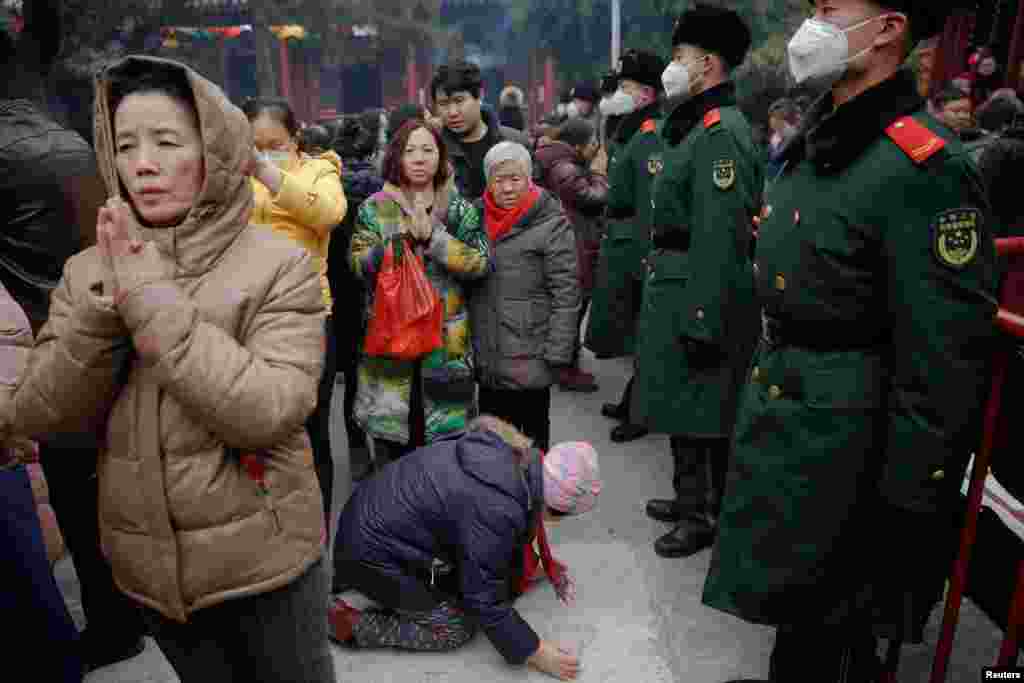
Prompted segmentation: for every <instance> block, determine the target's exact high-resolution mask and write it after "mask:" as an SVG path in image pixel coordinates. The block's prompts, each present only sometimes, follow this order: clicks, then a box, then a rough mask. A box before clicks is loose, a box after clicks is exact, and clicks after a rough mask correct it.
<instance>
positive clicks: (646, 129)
mask: <svg viewBox="0 0 1024 683" xmlns="http://www.w3.org/2000/svg"><path fill="white" fill-rule="evenodd" d="M657 130H658V124H657V122H656V121H655V120H654V119H647V120H646V121H644V122H643V125H642V126H640V131H641V132H642V133H653V132H655V131H657Z"/></svg>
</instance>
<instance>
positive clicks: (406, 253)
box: [364, 238, 444, 360]
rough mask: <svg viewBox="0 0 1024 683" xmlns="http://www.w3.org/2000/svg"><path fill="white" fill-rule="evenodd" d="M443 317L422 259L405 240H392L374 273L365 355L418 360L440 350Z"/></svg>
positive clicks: (439, 298)
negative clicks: (373, 288)
mask: <svg viewBox="0 0 1024 683" xmlns="http://www.w3.org/2000/svg"><path fill="white" fill-rule="evenodd" d="M396 250H398V253H397V254H396V253H395V251H396ZM443 315H444V309H443V307H442V305H441V297H439V296H438V295H437V292H436V291H435V290H434V286H433V285H432V284H430V280H428V279H427V272H426V270H425V269H424V267H423V259H422V258H421V257H420V256H419V255H417V254H416V253H415V252H414V251H413V250H412V248H411V247H410V246H409V242H408V240H406V239H402V238H400V239H396V240H393V241H392V242H391V244H390V248H386V250H385V252H384V260H383V262H382V263H381V269H380V272H379V273H377V288H376V293H375V294H374V299H373V315H372V316H371V318H370V321H369V326H368V328H367V330H366V343H365V346H364V352H365V353H366V355H368V356H386V357H388V358H397V359H400V360H416V359H418V358H422V357H423V356H425V355H427V354H428V353H430V352H431V351H434V350H435V349H438V348H440V347H441V343H442V342H441V323H442V318H443Z"/></svg>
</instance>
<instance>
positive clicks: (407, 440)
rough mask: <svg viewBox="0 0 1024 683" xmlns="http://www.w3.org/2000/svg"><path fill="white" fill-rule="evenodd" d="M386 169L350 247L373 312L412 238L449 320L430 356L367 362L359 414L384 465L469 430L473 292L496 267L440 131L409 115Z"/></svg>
mask: <svg viewBox="0 0 1024 683" xmlns="http://www.w3.org/2000/svg"><path fill="white" fill-rule="evenodd" d="M383 166H384V179H385V181H386V184H385V186H384V189H383V190H382V191H381V192H378V193H377V194H375V195H373V196H372V197H370V198H369V199H367V200H366V201H365V202H364V203H363V205H362V206H361V207H360V209H359V215H358V218H357V219H356V227H355V233H354V234H353V236H352V246H351V248H350V253H349V255H350V258H351V261H352V271H353V272H354V273H356V274H357V275H358V276H359V277H361V278H363V279H364V280H365V281H366V283H367V290H368V295H367V302H366V311H367V316H371V315H372V313H373V297H374V289H375V283H376V278H377V273H378V272H379V270H380V266H381V263H382V261H383V259H384V254H385V251H386V250H387V249H388V248H390V245H391V244H392V238H393V237H395V236H396V235H399V234H404V235H405V236H406V238H407V239H409V240H411V241H412V242H413V244H414V245H415V249H416V251H417V252H418V253H419V254H421V255H422V256H423V261H424V264H425V266H426V272H427V277H428V278H429V280H430V282H431V284H433V286H434V288H435V289H436V291H437V293H438V295H439V296H440V298H441V301H442V302H443V303H444V317H443V321H442V329H441V337H442V341H443V343H442V346H441V348H439V349H437V350H435V351H434V352H432V353H430V354H428V355H427V356H425V357H423V358H421V359H418V360H415V361H406V360H398V359H394V358H385V357H373V356H368V355H366V354H365V353H364V354H363V355H362V357H361V359H360V363H359V389H358V394H357V396H356V409H355V414H356V420H357V421H358V422H359V424H360V425H361V426H362V427H363V429H364V430H365V431H366V433H367V435H368V436H370V437H372V441H373V446H374V453H375V459H376V460H377V462H378V463H379V464H384V463H386V462H388V461H391V460H395V459H397V458H399V457H401V456H402V455H405V454H406V453H408V452H410V451H412V450H413V449H415V448H418V447H420V446H423V445H426V444H428V443H431V442H433V441H434V440H436V439H437V438H439V437H442V436H446V435H448V434H451V433H454V432H458V431H461V430H462V429H464V428H465V426H466V420H467V417H468V416H469V414H470V412H471V410H472V408H473V403H474V395H475V394H474V379H473V370H472V352H471V350H470V345H469V320H468V317H467V312H466V292H465V289H466V284H467V283H468V282H469V281H471V280H475V279H480V278H483V277H484V276H486V275H487V274H488V273H489V272H490V271H491V258H490V245H489V243H488V240H487V235H486V233H485V232H484V229H483V227H482V224H481V220H480V216H479V213H478V212H477V210H476V209H475V208H474V207H473V206H472V205H471V204H470V203H469V202H467V201H466V200H465V199H463V198H462V197H460V196H459V194H458V193H457V192H456V190H455V188H454V185H453V183H452V182H451V178H450V176H451V173H450V166H449V164H448V154H447V150H446V149H445V146H444V143H443V142H442V140H441V138H440V136H439V135H438V134H437V133H436V132H435V131H434V130H433V129H432V128H430V127H429V126H428V125H427V124H426V123H425V122H424V121H422V120H420V119H413V120H411V121H408V122H407V123H406V124H405V125H403V126H402V128H401V129H399V131H398V132H397V133H396V135H395V136H394V137H393V138H392V140H391V143H390V145H389V146H388V149H387V152H386V155H385V158H384V164H383ZM364 348H365V342H364Z"/></svg>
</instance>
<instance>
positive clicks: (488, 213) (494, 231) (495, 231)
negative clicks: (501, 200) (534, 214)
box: [484, 182, 540, 243]
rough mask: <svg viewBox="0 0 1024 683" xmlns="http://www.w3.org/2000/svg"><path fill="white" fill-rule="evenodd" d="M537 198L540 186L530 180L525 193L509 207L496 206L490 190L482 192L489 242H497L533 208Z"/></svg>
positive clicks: (538, 197)
mask: <svg viewBox="0 0 1024 683" xmlns="http://www.w3.org/2000/svg"><path fill="white" fill-rule="evenodd" d="M538 199H540V188H539V187H537V186H536V185H534V184H533V183H532V182H531V183H530V187H529V189H528V190H527V191H526V193H525V194H523V196H522V197H521V198H520V199H519V203H518V204H516V205H515V206H513V207H512V208H511V209H503V208H501V207H500V206H498V204H497V203H496V202H495V201H494V195H492V194H491V191H490V190H487V191H486V192H484V219H485V220H484V222H485V223H486V227H487V236H488V237H490V238H491V242H492V243H493V242H497V241H498V239H499V238H501V237H502V236H503V235H504V234H505V233H507V232H508V231H509V230H511V229H512V228H513V226H515V224H516V223H518V222H519V219H520V218H522V217H523V216H525V215H526V212H527V211H529V210H530V209H531V208H533V205H534V204H536V203H537V200H538Z"/></svg>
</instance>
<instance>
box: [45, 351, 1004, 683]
mask: <svg viewBox="0 0 1024 683" xmlns="http://www.w3.org/2000/svg"><path fill="white" fill-rule="evenodd" d="M587 362H588V363H589V368H590V369H591V370H592V371H595V372H596V374H597V375H598V379H599V381H600V383H601V391H600V392H598V393H596V394H592V395H589V396H588V395H581V394H569V393H562V392H556V393H555V396H554V401H553V405H552V413H553V415H552V422H553V434H552V436H553V439H554V441H556V442H557V441H562V440H569V439H588V440H591V441H593V442H594V444H595V446H596V447H597V448H598V450H599V452H600V454H601V467H602V473H603V475H604V477H605V480H606V482H607V488H606V493H605V494H604V496H603V498H602V500H601V505H600V506H599V508H598V510H596V511H595V512H594V513H593V514H591V515H590V516H589V517H587V518H581V519H576V520H568V521H566V522H564V523H562V524H561V525H560V526H559V527H557V528H555V529H554V531H553V532H552V540H553V542H554V543H555V544H556V554H557V556H558V557H560V558H561V559H563V560H565V561H566V562H567V563H568V564H569V565H570V566H571V567H572V569H573V570H574V572H575V574H576V575H577V579H578V584H579V600H578V605H577V606H576V607H575V608H573V609H566V608H564V607H562V606H561V605H560V604H559V603H558V602H557V601H556V600H555V598H554V593H553V591H552V590H551V588H550V586H546V585H545V586H541V587H540V588H539V589H537V590H535V591H533V592H532V593H530V594H529V595H527V596H526V597H524V598H523V599H522V600H521V602H520V604H519V608H520V610H521V612H522V614H523V615H524V617H525V618H526V619H527V620H528V621H529V622H530V623H531V624H532V625H533V626H534V627H535V628H536V629H537V631H538V632H539V633H540V634H541V635H542V636H543V637H550V638H553V639H556V640H560V641H562V642H563V643H564V644H565V645H567V646H569V647H572V648H576V649H578V650H579V651H580V652H581V653H582V656H583V666H584V673H583V675H582V676H581V678H580V679H579V680H580V681H582V683H669V682H679V683H684V682H685V683H719V682H720V681H725V680H728V679H729V678H732V677H738V676H756V675H766V673H767V661H768V653H769V650H770V648H771V642H772V636H771V631H770V630H769V629H766V628H761V627H756V626H751V625H749V624H745V623H743V622H741V621H738V620H737V619H734V618H732V617H729V616H726V615H724V614H720V613H718V612H715V611H712V610H710V609H707V608H705V607H703V606H702V605H701V604H700V590H701V585H702V582H703V578H704V574H705V572H706V571H707V563H708V553H707V552H705V553H703V554H701V555H699V556H697V557H694V558H691V559H688V560H675V561H668V560H663V559H660V558H658V557H657V556H656V555H655V554H654V551H653V549H652V547H651V543H652V541H653V540H654V539H655V538H656V537H657V536H658V535H659V534H660V533H662V532H663V531H665V530H666V528H665V527H664V526H663V525H661V524H658V523H657V522H653V521H651V520H649V519H647V517H645V516H644V512H643V507H644V503H645V501H646V500H647V499H648V498H649V497H652V496H654V495H668V494H669V493H670V490H671V484H670V478H671V467H670V462H669V457H668V442H667V440H666V439H665V438H662V437H647V438H645V439H642V440H640V441H637V442H634V443H631V444H626V445H622V446H620V445H615V444H612V443H611V442H610V441H609V440H608V431H609V429H610V427H611V426H612V425H611V424H610V423H609V422H608V421H607V420H605V419H603V418H602V417H600V414H599V409H600V405H601V403H602V402H604V401H609V400H614V399H616V398H617V397H618V396H619V394H620V392H621V391H622V389H623V387H624V385H625V381H626V378H627V376H628V375H627V373H628V368H629V365H628V363H627V362H625V361H602V362H596V361H594V360H593V359H592V358H589V359H588V361H587ZM58 576H59V578H60V583H61V585H62V587H63V588H64V590H65V592H66V595H67V598H68V601H69V604H70V605H71V608H72V611H73V612H74V614H75V618H76V619H77V620H78V621H79V623H81V622H82V621H83V616H82V614H81V608H80V606H79V605H78V601H77V595H78V589H77V585H76V583H75V579H74V569H73V567H72V566H71V564H70V563H69V562H67V561H65V562H63V563H61V564H60V565H59V567H58ZM938 616H939V615H938V610H936V615H934V617H935V618H934V619H933V623H932V625H931V626H930V628H929V631H928V642H927V644H926V645H924V646H920V647H908V648H906V650H905V654H904V657H903V662H902V667H901V672H900V681H901V682H902V683H923V682H925V681H927V679H928V672H929V670H930V666H931V649H932V647H933V644H934V641H935V637H936V633H937V631H938V621H937V619H938ZM998 637H999V634H998V633H997V632H996V631H995V630H994V628H993V626H992V625H991V624H990V623H989V621H988V620H987V619H986V618H985V617H984V616H983V615H982V614H981V613H980V612H979V611H978V610H976V609H974V608H973V607H972V606H971V605H970V604H966V605H965V608H964V612H963V617H962V625H961V628H960V632H959V637H958V640H957V647H956V650H955V652H954V656H953V661H952V668H951V671H950V676H949V681H951V682H953V683H968V682H972V681H978V680H980V670H981V667H982V666H983V665H985V664H988V663H990V662H992V661H994V659H995V654H996V652H997V651H998ZM334 652H335V659H336V663H337V671H338V680H339V681H360V682H366V683H386V682H389V681H397V682H401V683H421V682H422V683H482V682H487V683H491V682H494V683H501V682H505V681H507V682H512V681H541V680H548V679H545V678H544V677H543V676H541V675H540V674H537V673H536V672H531V671H527V670H525V669H517V670H514V669H511V668H509V667H507V666H506V665H505V664H504V663H503V662H502V661H501V659H500V657H499V656H498V655H497V653H496V651H495V650H494V649H493V647H491V645H490V644H489V643H488V642H487V641H486V639H485V638H482V637H481V638H477V639H476V640H475V641H474V642H473V643H471V644H470V645H469V646H467V647H466V648H465V649H464V650H462V651H460V652H458V653H454V654H444V655H433V654H409V653H392V652H380V653H375V652H368V653H353V652H348V651H345V650H342V649H340V648H335V650H334ZM177 680H178V679H177V677H176V676H175V675H174V672H173V671H172V670H171V669H170V667H169V665H168V664H167V661H166V660H165V659H164V658H163V656H162V655H161V653H160V651H159V648H157V647H156V645H155V644H154V643H153V642H152V641H148V642H147V649H146V652H145V653H143V655H141V656H139V657H137V658H135V659H134V660H131V661H128V662H124V663H122V664H118V665H115V666H111V667H109V668H106V669H103V670H100V671H97V672H94V673H93V674H92V675H90V676H89V677H88V678H87V679H86V681H87V683H115V682H118V683H121V682H123V683H174V682H176V681H177ZM807 680H808V681H812V680H813V674H812V673H811V672H809V675H808V679H807Z"/></svg>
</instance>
